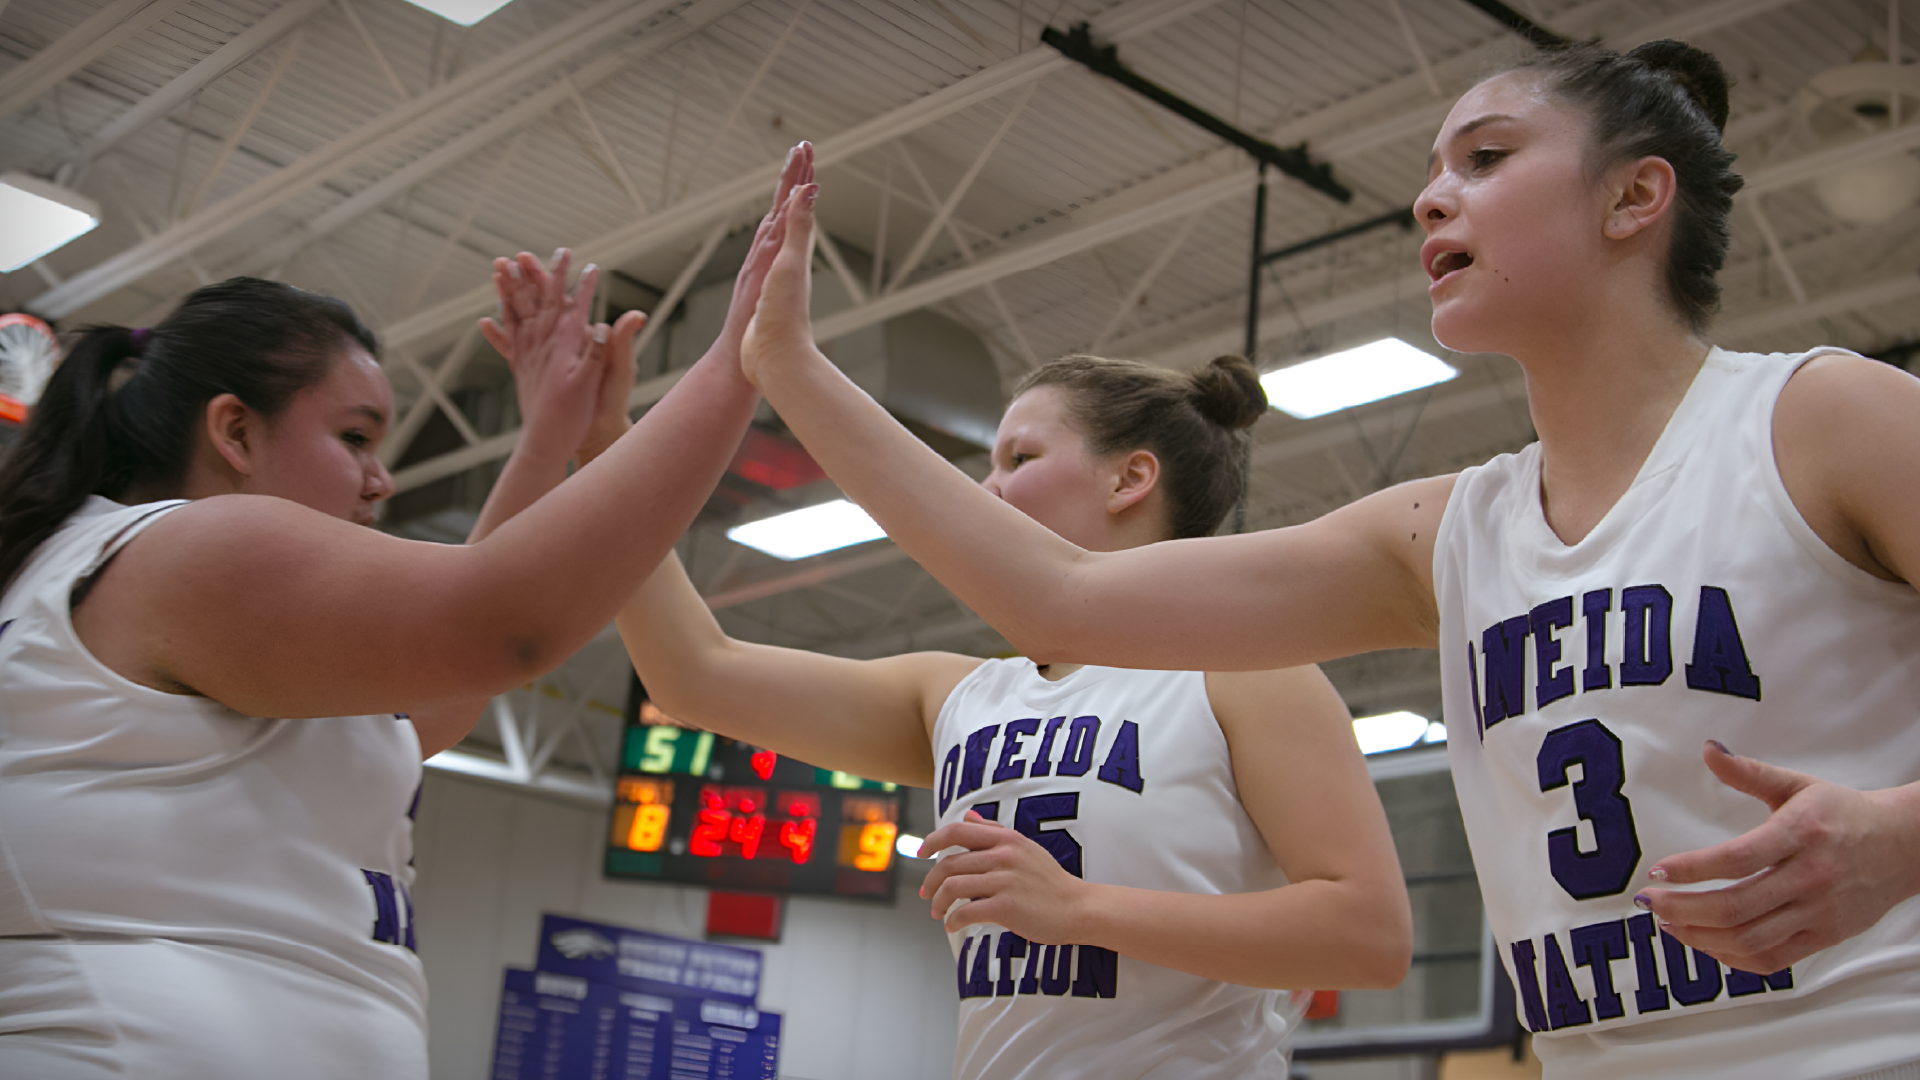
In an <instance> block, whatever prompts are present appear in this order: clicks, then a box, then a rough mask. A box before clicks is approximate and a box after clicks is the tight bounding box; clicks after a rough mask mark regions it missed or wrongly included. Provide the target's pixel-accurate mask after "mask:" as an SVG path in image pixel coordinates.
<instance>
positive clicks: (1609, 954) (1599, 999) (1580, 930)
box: [1567, 919, 1627, 1020]
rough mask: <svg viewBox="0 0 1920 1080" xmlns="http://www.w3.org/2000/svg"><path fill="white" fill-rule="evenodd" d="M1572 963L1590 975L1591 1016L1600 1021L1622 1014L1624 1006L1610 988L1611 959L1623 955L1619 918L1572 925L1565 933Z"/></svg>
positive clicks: (1624, 946)
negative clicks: (1591, 984)
mask: <svg viewBox="0 0 1920 1080" xmlns="http://www.w3.org/2000/svg"><path fill="white" fill-rule="evenodd" d="M1567 940H1568V941H1569V942H1571V943H1572V945H1573V962H1574V965H1575V966H1576V967H1583V968H1586V969H1587V970H1588V971H1590V972H1591V973H1592V975H1593V1015H1594V1016H1596V1017H1598V1018H1599V1019H1601V1020H1612V1019H1614V1018H1616V1017H1621V1016H1625V1015H1626V1014H1627V1007H1626V1004H1625V1003H1624V1002H1622V1001H1621V1000H1620V994H1619V992H1618V991H1616V990H1614V988H1613V962H1614V961H1615V960H1625V959H1626V958H1627V924H1626V923H1624V922H1621V921H1620V920H1619V919H1610V920H1608V921H1606V922H1598V923H1592V924H1590V925H1587V926H1576V927H1574V928H1573V930H1572V931H1571V932H1570V933H1568V934H1567Z"/></svg>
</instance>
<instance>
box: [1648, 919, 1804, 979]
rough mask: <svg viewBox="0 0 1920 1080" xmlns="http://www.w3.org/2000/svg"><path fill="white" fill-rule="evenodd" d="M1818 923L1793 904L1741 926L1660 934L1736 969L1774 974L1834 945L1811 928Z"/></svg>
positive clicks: (1674, 927) (1679, 929) (1673, 929)
mask: <svg viewBox="0 0 1920 1080" xmlns="http://www.w3.org/2000/svg"><path fill="white" fill-rule="evenodd" d="M1815 921H1816V920H1814V919H1813V918H1811V917H1810V913H1809V912H1807V911H1805V910H1803V909H1802V908H1801V907H1800V906H1798V905H1794V906H1789V907H1785V908H1781V909H1779V910H1777V911H1774V912H1770V913H1769V914H1767V915H1766V916H1764V917H1763V918H1760V919H1755V920H1754V921H1752V922H1750V923H1746V924H1744V925H1741V926H1735V927H1725V928H1719V927H1701V926H1683V925H1679V924H1675V925H1672V926H1663V927H1661V932H1662V933H1664V934H1667V935H1668V936H1670V937H1672V938H1673V939H1674V940H1676V941H1678V942H1680V943H1681V944H1683V945H1685V946H1687V947H1688V948H1690V949H1699V950H1700V951H1701V952H1703V953H1706V954H1707V955H1708V956H1711V957H1713V958H1714V959H1715V960H1718V961H1720V962H1721V963H1724V964H1726V965H1727V966H1729V967H1732V968H1734V969H1736V970H1739V971H1750V972H1753V973H1755V974H1757V975H1771V974H1772V973H1774V972H1776V971H1780V970H1782V969H1783V968H1787V967H1791V966H1793V965H1794V964H1796V963H1799V962H1800V961H1801V960H1804V959H1806V958H1807V957H1808V956H1811V955H1812V954H1813V953H1815V952H1817V951H1819V950H1820V949H1822V948H1824V947H1826V946H1827V945H1830V944H1832V943H1833V942H1832V941H1830V940H1828V939H1827V938H1825V937H1823V936H1822V935H1821V934H1820V932H1819V931H1818V930H1817V929H1816V928H1815V927H1814V926H1813V925H1810V924H1811V923H1813V922H1815Z"/></svg>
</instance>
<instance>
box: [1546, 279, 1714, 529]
mask: <svg viewBox="0 0 1920 1080" xmlns="http://www.w3.org/2000/svg"><path fill="white" fill-rule="evenodd" d="M1587 310H1588V311H1590V312H1593V313H1594V317H1593V318H1592V319H1591V320H1590V321H1591V325H1588V326H1567V325H1565V324H1562V325H1560V326H1559V327H1557V328H1556V330H1555V332H1554V334H1553V335H1552V338H1553V341H1552V344H1551V345H1550V346H1547V347H1542V348H1537V349H1523V350H1519V351H1516V352H1515V354H1514V355H1515V359H1517V360H1519V361H1520V366H1521V367H1522V368H1523V369H1524V370H1525V371H1526V374H1527V405H1528V408H1529V410H1530V411H1531V413H1532V416H1533V426H1534V430H1535V431H1536V432H1537V433H1538V435H1539V439H1540V460H1541V467H1540V487H1541V491H1540V498H1541V503H1542V506H1543V508H1544V510H1545V512H1546V518H1547V524H1548V525H1549V526H1550V527H1552V529H1553V531H1554V532H1555V533H1556V534H1557V535H1558V536H1559V537H1560V539H1561V540H1562V541H1564V542H1566V543H1569V544H1571V543H1578V542H1579V541H1580V540H1581V539H1582V538H1583V537H1585V536H1586V535H1587V534H1588V533H1589V532H1591V531H1593V527H1594V526H1595V525H1597V524H1599V522H1600V519H1601V518H1602V517H1604V516H1605V515H1606V513H1607V511H1608V510H1609V509H1611V508H1612V507H1613V504H1614V503H1616V502H1618V501H1619V499H1620V496H1621V495H1623V494H1625V493H1626V490H1627V488H1628V486H1630V485H1631V484H1632V483H1633V478H1634V477H1635V476H1636V475H1638V474H1639V472H1640V467H1641V466H1642V465H1643V464H1645V463H1646V460H1647V456H1648V455H1649V454H1650V453H1652V452H1653V446H1654V443H1656V442H1658V441H1659V438H1660V433H1661V432H1662V431H1664V430H1666V426H1667V422H1668V421H1669V420H1670V419H1672V417H1673V413H1674V410H1675V409H1677V408H1679V406H1680V401H1681V399H1682V398H1684V397H1685V396H1686V393H1687V388H1688V387H1689V386H1691V385H1692V384H1693V379H1694V376H1695V375H1697V374H1699V371H1700V365H1701V363H1702V361H1704V360H1705V359H1706V355H1707V344H1706V343H1705V342H1704V341H1702V340H1701V339H1700V338H1699V337H1698V336H1696V335H1695V334H1693V333H1692V332H1691V331H1689V330H1687V329H1686V328H1685V327H1683V326H1681V325H1680V324H1679V323H1678V322H1677V321H1676V320H1675V319H1673V318H1672V317H1671V316H1670V315H1667V314H1666V313H1665V312H1664V310H1663V311H1660V312H1657V313H1654V314H1655V315H1656V317H1651V318H1645V317H1643V318H1633V317H1631V316H1627V317H1622V315H1621V313H1620V311H1619V309H1618V308H1610V307H1609V306H1608V305H1604V304H1602V305H1592V306H1589V307H1588V308H1587ZM1609 311H1611V312H1612V316H1611V317H1608V315H1607V314H1606V313H1607V312H1609Z"/></svg>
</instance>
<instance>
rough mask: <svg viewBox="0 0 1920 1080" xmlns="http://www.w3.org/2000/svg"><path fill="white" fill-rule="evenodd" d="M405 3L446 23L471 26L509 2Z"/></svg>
mask: <svg viewBox="0 0 1920 1080" xmlns="http://www.w3.org/2000/svg"><path fill="white" fill-rule="evenodd" d="M407 2H408V3H409V4H412V5H413V6H414V7H417V8H425V9H427V10H428V11H431V12H433V13H434V14H435V15H438V16H440V17H441V18H443V19H445V20H447V21H448V22H454V23H459V24H460V25H461V26H472V25H473V24H474V23H477V22H479V21H480V20H481V19H484V18H486V17H487V16H489V15H491V14H493V13H494V12H496V11H499V10H500V9H501V8H503V7H506V6H507V4H508V3H509V2H511V0H407Z"/></svg>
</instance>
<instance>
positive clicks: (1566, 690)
mask: <svg viewBox="0 0 1920 1080" xmlns="http://www.w3.org/2000/svg"><path fill="white" fill-rule="evenodd" d="M1527 619H1528V622H1529V624H1530V625H1531V626H1532V628H1533V666H1534V672H1535V679H1534V683H1533V702H1534V708H1536V709H1544V708H1546V707H1547V706H1548V705H1551V704H1553V703H1554V702H1556V701H1559V700H1560V699H1561V698H1563V697H1569V696H1571V695H1572V694H1573V668H1571V667H1567V668H1562V669H1561V670H1559V671H1555V670H1554V668H1556V667H1559V665H1560V639H1559V638H1556V637H1554V636H1553V632H1554V631H1555V630H1564V629H1566V628H1567V627H1569V626H1572V625H1573V597H1571V596H1562V597H1559V598H1558V599H1554V600H1549V601H1547V602H1546V603H1544V604H1541V605H1540V606H1538V607H1536V608H1534V609H1533V611H1531V612H1529V613H1528V616H1527Z"/></svg>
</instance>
